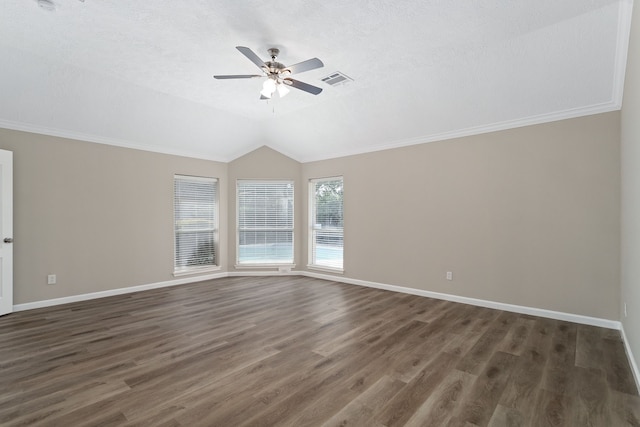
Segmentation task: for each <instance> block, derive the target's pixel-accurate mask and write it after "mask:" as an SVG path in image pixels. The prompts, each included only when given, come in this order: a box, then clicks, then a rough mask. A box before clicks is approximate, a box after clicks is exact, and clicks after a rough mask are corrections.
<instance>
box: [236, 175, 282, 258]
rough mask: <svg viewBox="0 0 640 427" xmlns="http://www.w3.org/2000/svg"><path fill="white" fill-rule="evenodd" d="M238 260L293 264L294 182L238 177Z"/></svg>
mask: <svg viewBox="0 0 640 427" xmlns="http://www.w3.org/2000/svg"><path fill="white" fill-rule="evenodd" d="M237 196H238V224H237V230H238V264H239V265H242V264H245V265H247V264H293V182H292V181H248V180H239V181H237Z"/></svg>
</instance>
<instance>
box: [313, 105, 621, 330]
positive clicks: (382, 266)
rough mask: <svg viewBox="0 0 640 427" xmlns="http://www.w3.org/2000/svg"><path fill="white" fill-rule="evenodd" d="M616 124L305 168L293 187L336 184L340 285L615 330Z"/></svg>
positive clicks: (553, 128) (606, 119) (534, 130)
mask: <svg viewBox="0 0 640 427" xmlns="http://www.w3.org/2000/svg"><path fill="white" fill-rule="evenodd" d="M619 120H620V116H619V113H617V112H615V113H609V114H601V115H596V116H590V117H584V118H580V119H573V120H565V121H560V122H555V123H549V124H544V125H537V126H530V127H526V128H520V129H514V130H509V131H503V132H497V133H491V134H485V135H479V136H473V137H467V138H462V139H458V140H450V141H443V142H438V143H429V144H422V145H417V146H412V147H406V148H401V149H394V150H387V151H381V152H376V153H369V154H364V155H358V156H352V157H345V158H340V159H335V160H326V161H320V162H313V163H307V164H304V165H303V167H302V176H303V180H304V181H305V182H306V181H307V180H308V179H310V178H316V177H322V176H334V175H344V188H345V190H344V191H345V206H344V210H345V260H344V270H345V276H347V277H350V278H356V279H361V280H367V281H374V282H381V283H386V284H392V285H399V286H407V287H412V288H417V289H423V290H429V291H435V292H443V293H447V294H455V295H462V296H466V297H471V298H479V299H485V300H491V301H498V302H504V303H510V304H517V305H524V306H531V307H537V308H543V309H549V310H558V311H562V312H568V313H575V314H581V315H586V316H594V317H599V318H606V319H614V320H617V319H618V318H619V302H618V295H619V293H620V288H619V243H620V238H619V227H620V222H619V214H620V198H619V185H620V180H619V167H620V152H619V138H620V137H619ZM306 197H307V196H306V187H305V193H304V197H303V200H306ZM303 210H304V215H303V218H304V219H305V227H306V225H307V224H306V218H307V217H306V206H305V205H303ZM303 249H304V250H303V258H304V259H306V256H307V254H306V248H303ZM446 271H452V272H453V279H454V280H453V281H447V280H445V274H446Z"/></svg>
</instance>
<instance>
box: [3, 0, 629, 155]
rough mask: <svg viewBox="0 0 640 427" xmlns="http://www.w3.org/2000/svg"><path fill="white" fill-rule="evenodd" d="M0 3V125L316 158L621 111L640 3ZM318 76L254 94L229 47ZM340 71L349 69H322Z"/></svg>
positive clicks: (218, 151)
mask: <svg viewBox="0 0 640 427" xmlns="http://www.w3.org/2000/svg"><path fill="white" fill-rule="evenodd" d="M53 1H54V2H55V4H56V10H55V11H46V10H45V9H43V8H41V7H39V6H38V3H37V1H36V0H2V6H1V7H0V10H1V13H0V58H1V59H0V61H1V62H0V126H1V127H7V128H12V129H21V130H29V131H34V132H40V133H45V134H52V135H59V136H65V137H71V138H78V139H83V140H88V141H93V142H100V143H107V144H114V145H120V146H129V147H135V148H142V149H147V150H152V151H159V152H165V153H172V154H181V155H188V156H194V157H201V158H208V159H214V160H221V161H229V160H232V159H234V158H236V157H238V156H240V155H242V154H245V153H247V152H249V151H251V150H253V149H255V148H257V147H259V146H262V145H268V146H270V147H272V148H274V149H276V150H278V151H280V152H282V153H284V154H287V155H289V156H291V157H293V158H295V159H297V160H300V161H311V160H316V159H324V158H330V157H337V156H342V155H348V154H355V153H362V152H367V151H373V150H380V149H384V148H389V147H395V146H402V145H408V144H415V143H421V142H428V141H433V140H438V139H445V138H451V137H455V136H461V135H469V134H474V133H481V132H487V131H490V130H497V129H505V128H510V127H516V126H522V125H526V124H531V123H540V122H545V121H550V120H557V119H562V118H567V117H576V116H580V115H585V114H592V113H596V112H603V111H611V110H615V109H619V108H620V105H621V102H622V84H623V79H624V68H625V67H624V64H625V61H626V48H627V43H628V37H629V26H630V20H631V13H630V11H631V6H632V1H631V0H588V1H587V0H528V1H514V0H466V1H442V0H436V1H430V0H407V1H402V2H399V1H397V0H353V1H350V2H345V1H342V0H324V1H317V0H308V1H304V2H302V1H300V2H292V1H290V0H289V1H282V0H271V1H255V0H246V1H234V0H218V1H213V0H180V1H175V0H155V1H151V2H149V1H135V0H134V1H121V0H84V1H79V0H53ZM238 45H242V46H248V47H250V48H251V49H253V50H254V51H255V52H256V53H257V54H258V55H259V56H260V57H261V58H263V59H268V54H267V49H268V48H269V47H278V48H279V49H280V50H281V52H280V56H279V58H278V60H279V61H280V62H283V63H284V64H285V65H290V64H294V63H297V62H300V61H303V60H306V59H309V58H312V57H318V58H320V59H321V60H322V61H323V62H324V64H325V67H324V68H321V69H319V70H314V71H309V72H306V73H303V74H298V75H295V76H294V77H295V78H297V79H299V80H302V81H304V82H307V83H311V84H313V85H316V86H319V87H322V88H323V89H324V91H323V92H322V93H321V94H320V95H317V96H313V95H310V94H307V93H305V92H301V91H298V90H292V91H291V93H290V94H289V95H288V96H287V97H286V98H283V99H273V100H271V101H260V100H259V99H258V97H259V91H260V88H261V84H262V80H263V79H248V80H214V79H213V75H214V74H254V73H256V72H258V73H259V70H258V69H257V68H256V66H255V65H254V64H253V63H251V62H250V61H249V60H248V59H247V58H245V57H244V56H242V54H240V52H238V51H237V50H236V49H235V48H234V47H235V46H238ZM335 71H341V72H343V73H345V74H346V75H348V76H350V77H351V78H353V79H354V81H353V82H351V83H348V84H345V85H341V86H335V87H331V86H328V85H326V84H325V83H323V82H322V81H321V78H323V77H325V76H327V75H329V74H331V73H333V72H335Z"/></svg>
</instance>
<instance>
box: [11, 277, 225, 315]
mask: <svg viewBox="0 0 640 427" xmlns="http://www.w3.org/2000/svg"><path fill="white" fill-rule="evenodd" d="M222 277H227V273H215V274H207V275H205V276H197V277H184V278H181V279H175V280H169V281H166V282H157V283H149V284H146V285H138V286H131V287H128V288H118V289H109V290H107V291H99V292H90V293H88V294H80V295H72V296H68V297H62V298H54V299H48V300H42V301H35V302H27V303H24V304H15V305H14V306H13V311H24V310H31V309H34V308H43V307H52V306H54V305H60V304H68V303H70V302H78V301H87V300H91V299H96V298H104V297H110V296H114V295H122V294H130V293H132V292H139V291H148V290H150V289H158V288H166V287H168V286H176V285H184V284H186V283H195V282H202V281H204V280H211V279H220V278H222Z"/></svg>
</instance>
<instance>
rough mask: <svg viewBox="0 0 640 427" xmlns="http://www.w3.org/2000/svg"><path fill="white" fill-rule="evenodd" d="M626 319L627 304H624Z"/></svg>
mask: <svg viewBox="0 0 640 427" xmlns="http://www.w3.org/2000/svg"><path fill="white" fill-rule="evenodd" d="M624 317H627V303H626V302H625V303H624Z"/></svg>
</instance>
